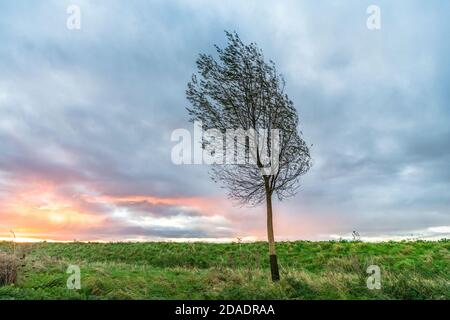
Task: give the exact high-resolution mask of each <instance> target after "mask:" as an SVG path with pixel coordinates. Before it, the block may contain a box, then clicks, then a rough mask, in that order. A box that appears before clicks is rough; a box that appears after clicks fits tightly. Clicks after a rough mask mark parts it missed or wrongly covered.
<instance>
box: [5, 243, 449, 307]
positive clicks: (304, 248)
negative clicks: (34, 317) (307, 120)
mask: <svg viewBox="0 0 450 320" xmlns="http://www.w3.org/2000/svg"><path fill="white" fill-rule="evenodd" d="M277 249H278V259H279V263H280V268H281V276H282V279H281V281H280V282H278V283H275V284H273V283H271V282H270V281H269V276H270V275H269V274H270V272H269V265H268V256H267V244H266V243H247V244H243V243H230V244H207V243H107V244H101V243H66V244H63V243H37V244H20V245H17V246H16V248H15V256H16V257H18V258H20V259H19V260H18V261H19V263H18V264H20V265H21V267H20V268H19V270H18V276H17V280H16V283H15V284H9V285H1V286H0V299H450V279H449V276H450V255H449V253H450V241H449V240H442V241H437V242H426V241H416V242H385V243H377V244H375V243H363V242H344V241H339V242H307V241H297V242H283V243H278V245H277ZM13 250H14V249H13V246H12V244H11V243H6V242H3V243H0V259H3V260H5V259H6V257H7V256H8V255H9V256H10V254H11V252H12V251H13ZM1 265H2V262H1V261H0V266H1ZM4 265H5V261H3V267H4ZM69 265H79V266H80V269H81V289H80V290H69V289H67V287H66V282H67V278H68V277H69V274H67V273H66V270H67V268H68V266H69ZM369 265H378V266H379V267H380V268H381V289H380V290H369V289H368V288H367V285H366V280H367V277H368V274H367V273H366V269H367V267H368V266H369ZM0 272H1V270H0Z"/></svg>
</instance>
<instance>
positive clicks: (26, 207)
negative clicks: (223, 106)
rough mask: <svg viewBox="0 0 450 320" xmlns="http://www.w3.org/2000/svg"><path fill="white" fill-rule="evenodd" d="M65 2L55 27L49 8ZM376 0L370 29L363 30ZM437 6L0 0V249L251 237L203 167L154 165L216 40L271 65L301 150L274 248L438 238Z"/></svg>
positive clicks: (165, 160) (448, 77)
mask: <svg viewBox="0 0 450 320" xmlns="http://www.w3.org/2000/svg"><path fill="white" fill-rule="evenodd" d="M70 5H77V6H78V7H79V8H80V14H81V24H80V29H68V28H67V19H68V18H69V16H70V14H68V13H67V8H68V7H69V6H70ZM369 5H377V6H378V7H379V8H380V12H381V15H380V17H381V20H380V21H381V24H380V27H381V28H380V29H378V30H371V29H368V27H367V25H366V21H367V19H368V18H369V14H368V13H367V12H366V10H367V7H368V6H369ZM448 12H450V3H449V2H443V1H437V0H434V1H426V2H424V1H395V2H393V1H360V0H358V1H357V0H353V1H332V0H330V1H294V0H293V1H262V0H254V1H252V0H249V1H210V0H190V1H181V0H180V1H176V0H171V1H167V0H160V1H156V0H154V1H118V0H96V1H87V0H84V1H83V0H71V1H64V0H54V1H51V0H43V1H31V0H22V1H8V2H7V1H2V2H0V44H1V45H0V239H10V238H11V237H12V233H11V230H12V231H13V232H14V233H15V235H16V237H17V239H21V240H24V241H27V240H33V239H34V240H37V239H39V240H41V239H46V240H56V241H73V240H80V241H144V240H170V241H196V240H199V241H236V239H237V238H239V239H243V240H244V241H253V240H264V239H266V231H265V230H266V226H265V221H266V220H265V208H264V206H259V207H254V208H249V207H239V206H238V205H236V204H234V203H232V202H230V201H229V200H228V199H227V197H226V191H225V190H223V189H221V188H220V186H218V185H215V184H214V183H213V182H212V181H211V180H210V179H209V176H208V170H209V168H208V166H206V165H175V164H174V163H172V161H171V150H172V148H173V147H174V142H172V141H171V139H170V137H171V133H172V132H173V131H174V130H176V129H178V128H186V129H188V130H193V126H192V124H191V123H189V122H188V119H189V118H188V115H187V112H186V109H185V108H186V107H188V106H189V105H188V102H187V100H186V97H185V90H186V85H187V82H188V81H189V80H190V77H191V75H192V73H194V72H195V60H196V58H197V57H198V54H199V53H208V54H214V47H213V45H214V44H218V45H219V46H223V45H224V44H225V43H226V39H225V34H224V30H230V31H233V30H234V31H236V32H238V33H239V35H240V37H241V38H242V40H243V41H244V42H256V43H257V44H258V46H259V47H260V48H261V49H263V51H264V54H265V57H267V59H272V60H274V61H275V63H276V64H277V67H278V70H279V71H280V72H281V73H282V74H283V75H284V77H285V79H286V91H287V93H288V94H289V96H290V98H291V99H292V100H293V102H294V104H295V106H296V108H297V110H298V112H299V116H300V126H301V127H300V129H301V130H302V132H303V137H304V139H305V141H306V142H307V143H308V144H312V147H311V154H312V158H313V167H312V169H311V170H310V172H309V173H307V174H306V175H305V176H303V177H302V180H301V188H300V192H299V193H298V194H297V195H296V196H295V197H293V198H291V199H287V200H285V201H283V202H279V201H275V203H274V218H275V233H276V239H277V240H296V239H309V240H330V239H331V240H332V239H339V238H349V237H351V233H352V231H353V230H357V231H358V232H359V234H360V235H361V237H362V239H363V240H368V241H378V240H387V239H394V240H397V239H410V238H419V239H438V238H443V237H447V238H448V237H449V236H450V170H449V164H450V126H449V124H450V105H449V101H450V90H449V89H450V63H449V61H448V57H449V56H450V42H449V41H448V34H449V30H450V21H449V20H448Z"/></svg>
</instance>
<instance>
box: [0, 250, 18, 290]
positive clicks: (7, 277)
mask: <svg viewBox="0 0 450 320" xmlns="http://www.w3.org/2000/svg"><path fill="white" fill-rule="evenodd" d="M18 268H19V262H18V260H17V258H16V257H15V256H14V255H11V254H5V253H0V286H5V285H9V284H15V283H16V280H17V271H18Z"/></svg>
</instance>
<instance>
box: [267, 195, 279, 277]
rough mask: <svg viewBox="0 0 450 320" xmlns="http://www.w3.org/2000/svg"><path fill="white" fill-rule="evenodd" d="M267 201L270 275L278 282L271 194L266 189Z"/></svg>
mask: <svg viewBox="0 0 450 320" xmlns="http://www.w3.org/2000/svg"><path fill="white" fill-rule="evenodd" d="M266 201H267V237H268V240H269V255H270V271H271V273H272V281H274V282H275V281H278V280H280V272H279V271H278V261H277V254H276V252H275V237H274V235H273V219H272V193H271V192H270V191H269V190H268V188H267V187H266Z"/></svg>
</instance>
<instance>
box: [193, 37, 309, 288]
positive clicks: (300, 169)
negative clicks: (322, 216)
mask: <svg viewBox="0 0 450 320" xmlns="http://www.w3.org/2000/svg"><path fill="white" fill-rule="evenodd" d="M225 33H226V36H227V38H228V45H227V46H226V47H225V48H224V49H222V48H220V47H218V46H215V48H216V51H217V54H218V59H215V58H214V57H213V56H211V55H207V54H200V56H199V58H198V60H197V69H198V73H197V74H194V75H193V76H192V80H191V81H190V82H189V83H188V88H187V91H186V95H187V99H188V101H189V102H190V104H191V106H190V107H188V108H187V110H188V112H189V115H190V117H191V119H190V120H191V121H193V122H194V121H197V122H200V123H201V125H202V129H203V130H210V129H214V130H216V131H217V132H220V133H226V137H227V142H226V143H225V144H224V145H225V147H223V149H222V150H220V149H221V148H220V147H219V148H216V149H214V148H212V150H213V151H211V149H210V148H209V146H211V144H212V143H211V142H212V140H211V139H209V140H208V138H204V140H203V142H202V147H203V148H204V149H205V150H207V151H210V152H211V154H216V156H219V157H223V154H222V151H224V153H225V152H228V150H226V147H227V146H228V147H229V146H230V141H229V140H228V138H229V135H228V133H227V132H228V131H227V130H230V129H231V130H232V131H233V132H237V131H238V130H241V131H240V132H242V131H245V132H246V133H245V134H246V137H245V139H240V137H239V135H235V136H234V137H233V138H232V141H231V143H232V144H231V145H232V147H233V153H232V157H231V158H232V159H233V160H235V162H234V163H230V162H229V161H228V162H227V161H225V163H222V162H221V161H217V163H216V164H215V165H214V166H213V167H212V168H213V169H212V170H211V176H212V179H213V180H214V181H215V182H219V183H220V184H221V185H222V187H225V188H227V189H228V191H229V196H230V198H232V199H233V200H237V201H238V202H240V203H241V204H244V205H251V206H255V205H258V204H260V203H262V202H264V201H265V202H266V206H267V236H268V242H269V254H270V267H271V274H272V281H277V280H279V279H280V275H279V271H278V262H277V256H276V252H275V238H274V232H273V214H272V196H273V195H274V194H276V196H277V197H278V199H279V200H280V201H281V200H283V199H285V198H288V197H291V196H293V195H294V194H295V193H296V192H297V190H298V188H299V179H300V177H301V176H302V175H303V174H305V173H306V172H307V171H308V170H309V169H310V167H311V157H310V153H309V148H308V146H307V145H306V143H305V141H304V140H303V139H302V136H301V132H299V131H298V126H299V120H298V115H297V111H296V109H295V107H294V105H293V102H292V101H291V100H290V99H289V98H288V96H287V95H286V94H285V92H284V87H285V82H284V79H283V77H282V75H280V74H279V73H278V72H277V70H276V67H275V64H274V62H272V61H270V62H266V61H264V56H263V53H262V50H260V49H259V48H258V47H257V46H256V44H254V43H251V44H249V45H246V44H244V43H243V42H242V41H241V39H240V38H239V36H238V35H237V33H229V32H225ZM274 129H278V130H274ZM249 132H250V134H249ZM274 132H278V139H277V138H276V136H275V135H276V134H275V133H274ZM238 145H241V147H243V150H245V151H246V154H245V157H244V158H245V160H247V161H245V162H242V161H241V162H239V161H236V158H237V157H238V156H239V155H237V153H236V150H235V149H234V147H235V146H236V147H238ZM222 146H223V145H222ZM264 151H266V152H267V157H266V158H265V159H266V161H264V158H263V155H262V153H263V152H264ZM227 155H229V154H227ZM228 159H229V158H228ZM267 159H268V161H267ZM241 160H242V158H241ZM249 160H254V161H249ZM267 166H269V167H270V168H271V170H265V171H264V168H266V169H267Z"/></svg>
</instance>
